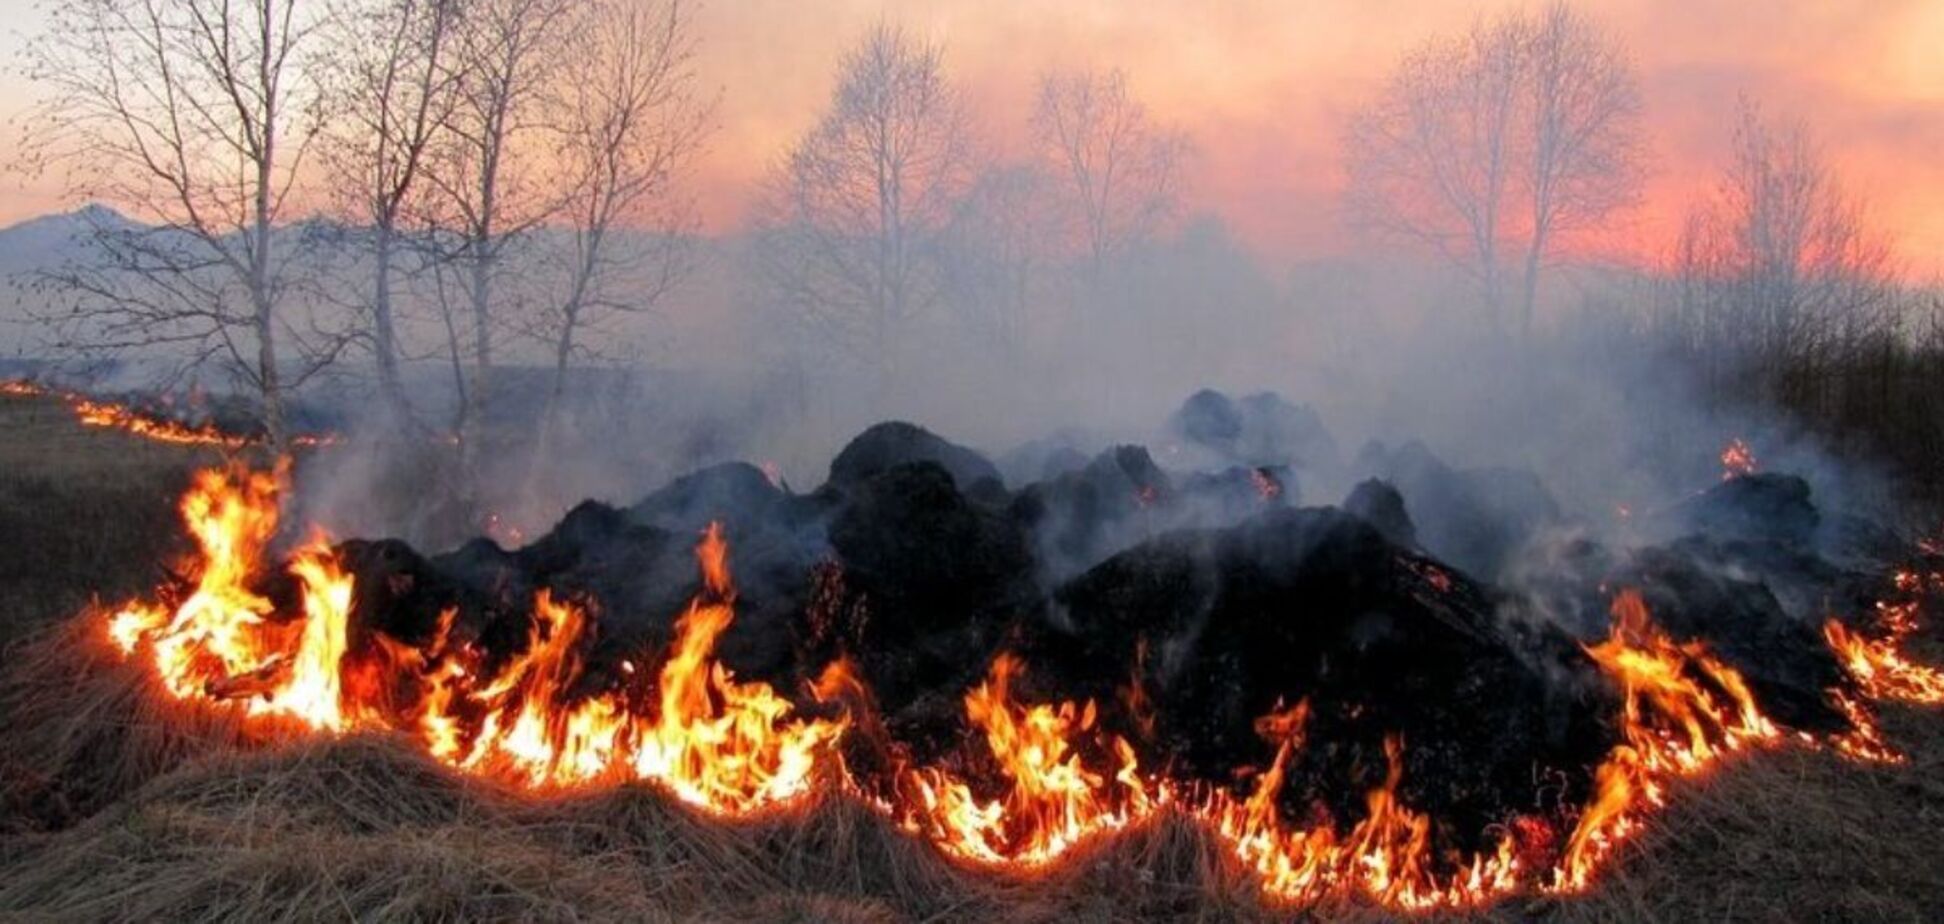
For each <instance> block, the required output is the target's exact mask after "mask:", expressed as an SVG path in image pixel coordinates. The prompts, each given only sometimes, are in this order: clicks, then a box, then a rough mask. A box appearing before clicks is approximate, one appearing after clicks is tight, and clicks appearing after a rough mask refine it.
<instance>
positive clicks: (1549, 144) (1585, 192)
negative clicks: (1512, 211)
mask: <svg viewBox="0 0 1944 924" xmlns="http://www.w3.org/2000/svg"><path fill="white" fill-rule="evenodd" d="M1525 56H1526V62H1525V65H1526V89H1525V94H1526V101H1525V102H1526V110H1525V113H1524V115H1525V117H1526V119H1527V120H1528V123H1529V124H1528V126H1527V128H1526V131H1527V133H1528V137H1527V138H1526V139H1525V151H1524V155H1525V157H1524V160H1525V163H1524V170H1523V172H1522V174H1521V176H1520V179H1521V181H1522V182H1523V183H1524V185H1525V190H1524V192H1525V198H1526V208H1527V211H1528V218H1527V228H1526V247H1525V268H1524V276H1523V279H1522V284H1521V288H1520V296H1521V302H1520V313H1519V324H1520V330H1521V333H1522V334H1523V335H1524V336H1526V337H1530V336H1531V334H1532V316H1533V307H1534V303H1535V301H1536V300H1537V297H1538V290H1539V270H1540V268H1541V267H1542V265H1543V264H1544V263H1545V261H1546V259H1547V257H1548V256H1549V255H1550V254H1551V252H1552V250H1553V248H1554V246H1555V243H1556V241H1557V240H1558V238H1559V237H1560V236H1561V235H1565V234H1570V233H1572V232H1574V231H1578V230H1580V229H1582V228H1586V227H1589V226H1592V225H1595V224H1598V223H1599V222H1600V221H1602V220H1604V219H1605V218H1607V217H1608V216H1610V215H1612V214H1613V213H1614V212H1616V211H1618V210H1620V209H1622V208H1626V207H1628V206H1631V205H1633V204H1635V203H1636V202H1637V201H1638V198H1639V190H1640V183H1641V174H1642V160H1641V151H1640V141H1639V137H1640V126H1639V118H1640V91H1639V88H1638V87H1637V86H1636V84H1635V81H1634V76H1633V69H1632V65H1631V64H1630V63H1629V62H1628V60H1627V57H1626V54H1625V52H1624V51H1622V50H1621V48H1620V45H1619V43H1618V42H1616V41H1615V40H1614V39H1613V38H1612V37H1611V36H1609V35H1607V34H1606V33H1605V32H1604V31H1602V30H1601V29H1600V27H1599V26H1598V25H1597V24H1596V23H1594V22H1592V21H1591V20H1589V19H1587V18H1586V17H1585V16H1583V15H1581V14H1580V13H1578V12H1576V11H1574V9H1573V8H1572V7H1570V6H1567V5H1565V4H1564V3H1554V4H1553V5H1552V6H1550V7H1547V8H1546V11H1545V12H1544V13H1543V14H1541V15H1540V17H1539V20H1538V22H1536V23H1534V24H1533V26H1532V30H1531V34H1530V36H1529V38H1528V40H1527V46H1526V52H1525Z"/></svg>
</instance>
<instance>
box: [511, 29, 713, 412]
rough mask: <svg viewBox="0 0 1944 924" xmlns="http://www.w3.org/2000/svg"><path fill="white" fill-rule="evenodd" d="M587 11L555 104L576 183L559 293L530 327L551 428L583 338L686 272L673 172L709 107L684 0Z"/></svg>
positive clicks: (640, 308) (685, 217)
mask: <svg viewBox="0 0 1944 924" xmlns="http://www.w3.org/2000/svg"><path fill="white" fill-rule="evenodd" d="M590 13H591V16H590V17H589V18H588V19H587V20H586V21H584V23H583V25H582V27H581V29H580V31H579V32H578V33H577V38H576V41H575V43H574V45H573V54H572V56H571V63H570V64H569V65H568V67H567V71H566V74H565V75H564V78H565V80H564V88H563V94H562V96H563V98H562V100H561V103H560V106H559V108H560V109H561V110H563V111H564V113H565V117H566V124H565V126H564V132H563V138H562V143H561V148H560V151H559V166H560V169H562V170H563V171H565V176H566V178H567V179H568V181H569V183H570V184H571V185H570V186H569V189H568V192H567V194H566V199H565V206H564V208H563V210H562V217H563V219H564V221H563V224H564V225H565V227H564V229H563V233H562V238H563V240H562V245H561V246H560V247H559V251H560V252H559V254H558V261H557V262H558V263H559V264H560V265H561V268H562V270H563V271H564V273H563V275H564V279H565V285H564V290H565V291H564V293H563V294H561V295H559V296H558V297H557V298H556V299H555V300H553V301H552V302H550V303H548V304H547V306H546V307H545V309H544V310H543V311H542V312H541V315H540V317H539V318H538V319H537V324H536V332H537V333H538V334H539V336H540V337H541V339H542V340H543V341H544V342H545V343H546V344H547V346H548V347H549V350H550V352H551V360H552V364H553V375H552V383H551V385H550V387H549V391H548V398H547V409H546V412H545V413H546V418H545V419H546V426H545V429H546V430H547V431H548V433H551V431H552V429H553V427H554V426H555V419H556V417H557V415H558V414H559V411H560V404H561V400H562V397H563V395H564V393H565V391H566V386H567V372H568V368H569V364H570V363H571V362H572V361H573V359H574V357H575V356H576V355H577V353H578V352H580V351H583V350H585V349H586V344H584V343H583V338H584V337H585V335H586V334H587V333H588V332H589V331H591V330H595V329H598V328H599V326H600V325H601V324H602V323H603V322H604V321H607V320H609V319H612V318H615V317H618V316H621V315H625V314H636V313H640V312H644V311H648V310H650V309H652V308H653V307H654V306H655V305H656V304H658V303H659V302H660V301H661V299H662V297H663V296H664V295H665V294H666V293H667V292H668V291H669V290H670V289H671V288H673V287H674V286H675V285H676V284H678V283H679V282H680V281H681V280H682V279H683V278H684V276H685V275H686V271H687V269H688V256H689V251H688V242H687V240H686V237H685V236H686V234H687V232H689V231H690V230H691V226H692V222H691V219H690V212H689V209H688V207H687V206H688V203H687V201H686V200H684V199H683V198H681V197H680V196H679V195H678V190H677V186H676V180H677V177H678V176H679V173H680V171H681V169H682V167H683V165H684V164H685V162H686V161H687V160H688V158H689V157H690V156H691V155H693V154H694V153H695V151H696V149H697V147H698V146H699V145H700V144H701V142H702V140H703V137H704V133H705V130H706V128H707V125H708V117H709V112H710V107H708V106H707V105H705V104H704V103H703V102H702V101H701V99H700V98H699V96H698V93H697V90H696V85H695V84H696V81H695V74H694V70H693V67H692V63H693V57H694V42H693V39H692V37H691V27H690V23H689V9H688V7H687V6H686V5H685V4H684V3H682V2H681V0H597V2H595V3H593V4H592V5H591V6H590ZM545 442H546V440H545V439H543V444H544V443H545Z"/></svg>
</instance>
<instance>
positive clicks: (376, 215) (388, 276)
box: [323, 0, 463, 422]
mask: <svg viewBox="0 0 1944 924" xmlns="http://www.w3.org/2000/svg"><path fill="white" fill-rule="evenodd" d="M460 13H461V3H460V0H343V2H340V3H339V4H338V5H337V6H336V7H334V8H333V9H332V11H331V17H330V19H329V22H328V26H327V37H328V40H329V45H330V46H331V48H332V49H333V51H332V55H331V57H330V59H329V61H328V69H329V71H330V77H331V80H332V84H333V89H334V92H333V93H332V97H333V100H332V102H333V107H332V109H333V120H332V122H331V124H330V125H329V126H328V127H327V129H326V132H325V144H324V145H323V152H324V160H325V162H326V163H327V164H328V166H329V169H330V173H331V175H332V177H333V178H334V180H335V183H334V185H333V190H334V193H335V195H336V197H337V198H338V199H339V201H340V203H341V206H342V211H343V213H344V214H345V215H346V216H347V217H348V218H349V219H350V221H349V223H350V224H351V225H353V226H354V227H355V228H356V230H357V231H358V232H359V233H358V235H357V236H358V238H359V240H360V242H361V243H363V244H364V245H365V246H364V247H362V248H360V251H361V253H360V256H361V257H364V258H367V259H368V260H369V261H370V262H369V266H370V272H371V280H370V302H369V304H368V306H366V309H367V312H368V316H369V318H370V324H369V330H368V332H367V333H368V339H369V341H370V348H371V351H372V355H373V358H374V360H375V364H376V366H377V371H378V384H379V391H380V393H381V394H382V395H383V396H384V399H385V403H386V406H387V407H388V408H389V409H390V411H391V412H392V415H393V417H394V419H395V420H397V421H399V422H404V421H406V420H409V419H410V417H411V410H410V406H409V403H408V402H407V400H406V397H405V390H404V386H403V384H402V382H401V380H400V376H399V358H400V353H401V346H400V343H399V334H398V328H399V324H398V308H397V304H396V303H397V296H396V294H395V279H396V276H397V273H398V262H399V257H400V253H399V251H400V249H401V246H402V244H403V243H404V242H403V241H402V240H401V238H402V236H403V235H404V234H405V233H406V232H407V230H408V229H407V227H406V224H407V222H408V221H409V220H410V219H411V214H410V212H409V211H408V210H409V209H412V208H414V207H416V206H418V205H419V204H420V203H421V201H422V200H423V198H424V194H425V189H424V186H425V183H424V176H423V175H424V173H425V171H426V169H427V166H428V163H429V160H430V157H431V154H432V151H433V145H434V144H435V143H436V142H437V141H439V140H440V133H441V132H443V131H445V129H446V127H447V125H448V121H449V119H450V118H451V116H452V113H453V109H454V106H455V105H456V104H457V102H458V96H457V90H458V88H459V83H460V80H461V79H462V77H463V73H462V72H461V71H460V70H459V69H458V63H457V62H456V61H455V58H456V54H455V50H454V42H455V38H456V37H455V32H456V31H457V28H458V18H459V16H460Z"/></svg>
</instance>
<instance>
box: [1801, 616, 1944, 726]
mask: <svg viewBox="0 0 1944 924" xmlns="http://www.w3.org/2000/svg"><path fill="white" fill-rule="evenodd" d="M1877 615H1878V621H1879V623H1880V624H1881V625H1882V626H1883V628H1884V630H1885V632H1884V635H1883V636H1882V637H1881V638H1876V639H1868V638H1864V637H1863V636H1861V635H1859V634H1857V633H1855V632H1853V631H1851V630H1849V629H1847V628H1844V626H1843V624H1842V623H1841V622H1838V621H1837V620H1834V619H1831V620H1829V621H1828V622H1825V623H1824V624H1823V637H1824V638H1825V639H1827V640H1828V641H1829V647H1830V650H1832V651H1834V652H1836V657H1837V659H1838V660H1840V661H1842V663H1843V667H1844V668H1845V669H1846V670H1848V671H1849V674H1850V676H1851V677H1853V678H1855V680H1856V683H1857V686H1858V687H1860V688H1861V689H1862V690H1863V692H1864V693H1865V694H1866V695H1868V696H1869V697H1870V698H1871V699H1879V700H1891V701H1894V702H1902V703H1916V704H1920V705H1927V706H1934V705H1938V704H1940V703H1944V670H1939V669H1938V668H1935V667H1932V666H1930V665H1928V664H1919V663H1917V662H1915V661H1913V660H1911V659H1910V657H1909V656H1908V655H1906V654H1905V653H1904V651H1903V644H1904V640H1905V639H1907V638H1908V637H1909V636H1910V634H1911V633H1912V632H1915V631H1916V630H1917V602H1916V601H1915V600H1905V601H1900V602H1896V603H1879V604H1878V605H1877Z"/></svg>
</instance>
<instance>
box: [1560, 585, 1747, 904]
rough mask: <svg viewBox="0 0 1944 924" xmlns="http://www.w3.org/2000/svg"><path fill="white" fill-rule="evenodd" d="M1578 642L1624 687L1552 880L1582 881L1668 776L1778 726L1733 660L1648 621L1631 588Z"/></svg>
mask: <svg viewBox="0 0 1944 924" xmlns="http://www.w3.org/2000/svg"><path fill="white" fill-rule="evenodd" d="M1586 652H1587V654H1588V655H1590V656H1591V657H1592V658H1593V660H1594V662H1595V663H1597V664H1598V665H1599V666H1600V669H1601V670H1602V671H1604V672H1605V673H1606V674H1607V676H1609V677H1612V678H1613V679H1614V680H1616V681H1618V682H1619V684H1620V687H1621V692H1622V694H1623V695H1624V697H1625V700H1624V702H1625V705H1624V707H1623V709H1622V712H1621V736H1622V738H1623V739H1624V741H1623V743H1621V744H1619V745H1616V746H1615V747H1614V749H1613V751H1612V753H1610V754H1609V755H1608V756H1607V759H1606V761H1605V762H1604V763H1602V764H1601V765H1600V767H1599V768H1598V769H1597V770H1596V771H1595V772H1594V796H1593V800H1592V801H1591V802H1590V803H1589V804H1588V805H1587V806H1586V808H1585V810H1584V811H1583V812H1582V813H1581V815H1580V820H1579V824H1578V826H1577V827H1575V828H1574V830H1573V834H1572V836H1571V838H1569V839H1568V841H1567V845H1566V855H1565V856H1564V857H1563V858H1561V860H1560V864H1559V867H1558V869H1556V870H1555V871H1554V877H1553V880H1552V883H1551V885H1552V887H1553V888H1555V889H1559V890H1562V891H1574V890H1579V889H1583V888H1585V887H1586V886H1587V885H1588V884H1589V883H1590V882H1591V881H1592V877H1593V873H1594V871H1595V870H1596V869H1598V866H1599V863H1600V861H1601V860H1602V859H1603V858H1604V857H1606V856H1607V855H1608V854H1610V853H1611V852H1612V850H1613V848H1614V847H1616V846H1618V845H1619V844H1620V843H1621V842H1622V841H1624V840H1625V839H1626V838H1627V837H1628V836H1630V835H1632V834H1633V833H1634V832H1635V831H1637V830H1639V828H1640V824H1641V815H1642V814H1643V812H1645V811H1646V810H1648V809H1651V808H1655V807H1658V806H1660V805H1661V804H1662V803H1663V802H1664V801H1665V799H1666V792H1667V784H1668V783H1669V782H1670V781H1671V780H1673V779H1675V778H1679V777H1685V776H1693V775H1695V774H1697V773H1699V772H1701V771H1702V770H1705V769H1707V767H1708V766H1709V765H1710V764H1712V763H1714V762H1715V761H1717V760H1719V759H1720V758H1722V757H1724V756H1726V755H1728V754H1730V753H1733V752H1735V751H1738V750H1741V749H1742V748H1745V747H1747V746H1749V745H1752V744H1761V743H1767V742H1772V741H1776V740H1778V739H1779V738H1780V734H1781V733H1780V732H1779V731H1778V730H1777V729H1776V727H1775V724H1774V723H1773V722H1770V721H1769V720H1768V718H1766V717H1765V716H1763V715H1762V712H1761V709H1760V708H1758V707H1757V705H1756V703H1755V698H1754V696H1753V695H1752V694H1751V693H1750V692H1749V690H1748V684H1747V682H1746V681H1744V680H1743V679H1742V676H1741V674H1739V673H1737V672H1736V671H1735V669H1734V668H1731V667H1729V666H1727V665H1726V664H1723V663H1721V662H1720V661H1718V660H1716V659H1715V658H1714V657H1712V656H1711V655H1709V654H1708V652H1707V650H1706V648H1705V646H1702V645H1701V644H1699V643H1697V642H1688V643H1685V644H1682V643H1677V642H1675V641H1674V640H1673V639H1671V638H1669V637H1668V636H1667V635H1666V634H1665V633H1664V632H1662V631H1661V630H1660V629H1659V628H1658V627H1656V626H1655V625H1654V624H1653V621H1652V619H1651V618H1650V617H1649V615H1648V612H1647V604H1646V602H1645V601H1644V600H1642V599H1641V597H1640V594H1639V592H1638V591H1633V590H1625V591H1622V592H1620V593H1619V594H1618V595H1617V596H1615V598H1614V600H1613V629H1612V632H1611V634H1610V635H1609V636H1608V637H1607V640H1606V641H1604V642H1601V643H1600V644H1598V645H1592V646H1589V647H1587V649H1586Z"/></svg>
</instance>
